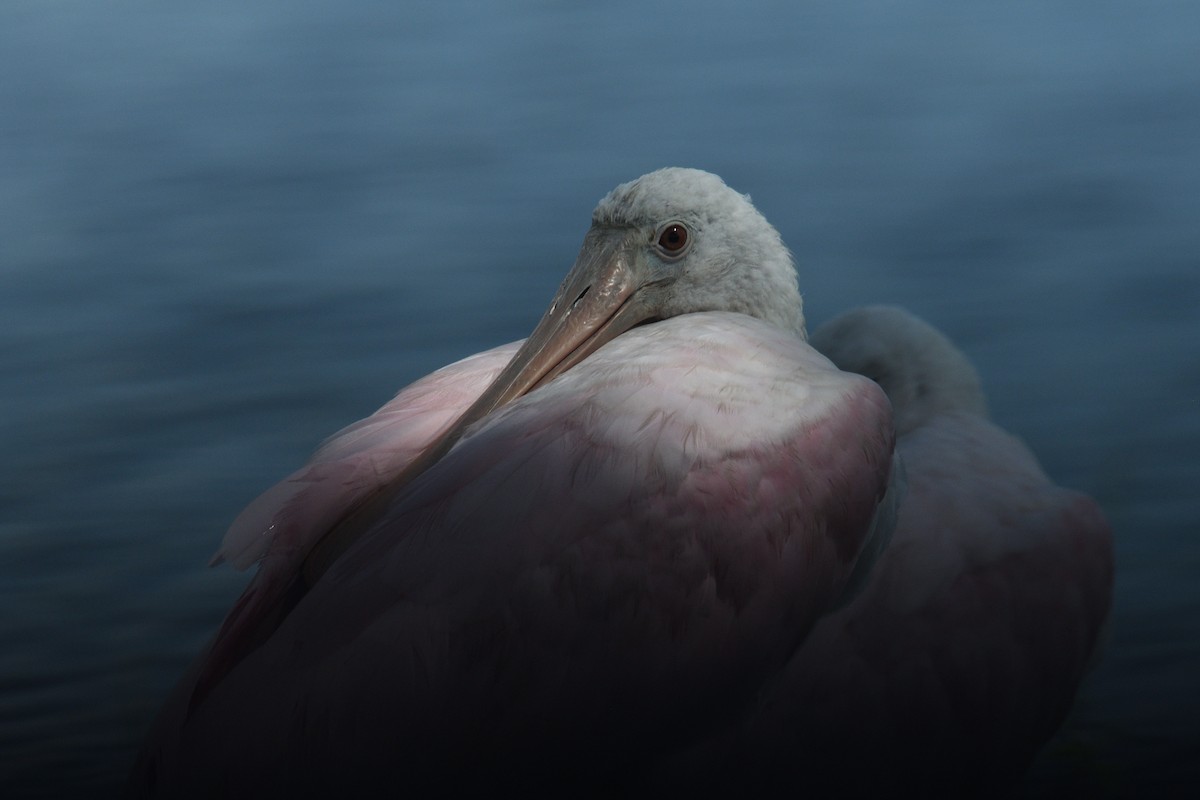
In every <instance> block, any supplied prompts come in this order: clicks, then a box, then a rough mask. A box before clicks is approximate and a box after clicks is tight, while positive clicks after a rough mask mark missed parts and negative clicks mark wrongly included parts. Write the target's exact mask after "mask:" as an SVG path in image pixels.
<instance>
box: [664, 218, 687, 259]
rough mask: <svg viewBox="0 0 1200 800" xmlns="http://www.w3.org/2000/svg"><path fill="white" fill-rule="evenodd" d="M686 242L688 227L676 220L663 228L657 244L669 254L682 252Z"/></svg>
mask: <svg viewBox="0 0 1200 800" xmlns="http://www.w3.org/2000/svg"><path fill="white" fill-rule="evenodd" d="M687 243H688V229H687V228H685V227H684V226H683V225H682V224H680V223H678V222H672V223H671V224H670V225H668V226H667V227H665V228H663V232H662V233H661V234H660V235H659V237H658V246H659V247H660V248H662V251H663V252H664V253H666V254H667V255H669V256H673V255H677V254H679V253H681V252H683V248H685V247H687Z"/></svg>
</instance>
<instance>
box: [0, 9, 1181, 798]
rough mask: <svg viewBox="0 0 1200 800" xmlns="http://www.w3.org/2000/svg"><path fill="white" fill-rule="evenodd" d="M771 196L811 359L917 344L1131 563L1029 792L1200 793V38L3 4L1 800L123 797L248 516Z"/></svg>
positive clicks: (661, 14) (655, 13)
mask: <svg viewBox="0 0 1200 800" xmlns="http://www.w3.org/2000/svg"><path fill="white" fill-rule="evenodd" d="M666 165H683V166H696V167H702V168H705V169H709V170H711V171H714V172H717V173H718V174H720V175H722V176H723V177H724V178H725V179H726V180H727V181H728V182H729V183H730V184H731V185H733V186H734V187H736V188H738V189H739V190H742V191H746V192H749V193H751V194H752V195H753V197H754V201H755V203H756V205H757V206H758V207H759V208H760V209H761V210H762V211H763V212H764V214H766V216H767V217H768V219H770V220H772V221H773V222H774V224H775V225H776V226H777V227H778V228H779V230H780V231H781V232H782V234H783V237H784V239H785V241H786V242H787V243H788V244H789V246H790V247H791V248H792V250H793V251H794V253H795V255H796V260H797V263H798V265H799V271H800V282H801V288H802V290H803V292H804V294H805V301H806V308H807V312H808V316H809V319H810V322H812V323H819V322H821V321H822V320H825V319H828V318H829V317H831V316H833V315H834V314H836V313H838V312H840V311H841V310H844V309H846V308H848V307H851V306H854V305H860V304H863V303H868V302H881V301H882V302H894V303H900V304H903V305H906V306H908V307H910V308H911V309H913V310H915V311H916V312H918V313H920V314H921V315H923V316H924V317H926V318H927V319H929V320H930V321H932V322H933V323H935V324H936V325H938V326H939V327H941V328H942V329H943V330H945V331H946V332H947V333H949V334H950V335H951V336H952V337H953V338H954V339H955V340H956V341H958V342H959V343H960V344H961V346H962V347H963V348H964V349H965V350H966V351H967V352H968V353H969V355H970V356H971V358H972V359H973V360H974V361H975V363H976V364H977V365H978V367H979V369H980V371H981V373H982V374H983V377H984V381H985V385H986V388H987V390H988V392H989V397H990V402H991V406H992V410H993V412H994V417H995V418H996V419H997V421H999V422H1000V423H1001V424H1003V425H1004V426H1006V427H1007V428H1009V429H1010V430H1012V431H1014V432H1016V433H1017V434H1019V435H1020V436H1022V437H1024V438H1025V439H1026V440H1027V441H1028V442H1029V444H1030V445H1031V446H1032V447H1033V449H1034V450H1035V451H1036V452H1037V453H1038V454H1039V456H1040V458H1041V459H1042V461H1043V464H1044V465H1045V467H1046V469H1047V471H1048V472H1049V473H1050V474H1051V475H1052V476H1053V477H1054V478H1055V479H1056V480H1057V481H1058V482H1060V483H1062V484H1066V485H1069V486H1073V487H1076V488H1079V489H1082V490H1084V491H1086V492H1088V493H1090V494H1092V495H1093V496H1095V497H1096V498H1097V499H1098V500H1099V501H1100V503H1101V504H1102V505H1103V507H1104V509H1105V511H1106V513H1107V514H1108V516H1109V518H1110V520H1111V522H1112V524H1113V526H1114V528H1115V531H1116V535H1117V556H1118V569H1119V573H1118V581H1117V593H1116V604H1115V609H1114V624H1113V632H1112V639H1111V644H1110V648H1109V651H1108V655H1107V658H1106V660H1105V661H1104V662H1103V664H1102V665H1101V666H1100V667H1099V669H1098V670H1097V671H1096V672H1095V673H1094V675H1093V676H1092V677H1091V679H1090V681H1089V682H1088V684H1087V685H1086V686H1085V688H1084V690H1083V692H1082V694H1081V696H1080V700H1079V703H1078V705H1077V708H1076V710H1075V713H1074V715H1073V717H1072V719H1071V721H1070V723H1069V725H1068V727H1067V729H1066V732H1065V735H1064V738H1063V740H1061V741H1060V742H1057V743H1056V744H1055V745H1053V746H1052V747H1051V749H1050V750H1049V751H1048V752H1047V754H1046V756H1045V757H1044V758H1043V759H1042V761H1041V762H1040V763H1039V765H1038V767H1037V768H1036V769H1035V770H1034V772H1033V774H1032V775H1031V777H1030V780H1029V784H1028V786H1027V787H1026V789H1025V791H1026V793H1027V794H1029V795H1051V794H1057V793H1060V792H1062V791H1066V790H1069V789H1071V790H1078V791H1087V792H1088V793H1089V794H1092V795H1093V796H1121V795H1125V794H1132V793H1139V794H1142V793H1145V794H1151V793H1155V794H1157V793H1161V792H1164V791H1167V790H1178V789H1179V788H1180V787H1182V786H1184V785H1186V784H1188V783H1189V782H1197V779H1198V776H1200V766H1197V762H1198V761H1200V759H1198V752H1200V750H1198V747H1197V743H1198V741H1200V735H1198V733H1197V727H1198V725H1200V687H1198V686H1197V684H1198V683H1200V543H1198V540H1197V521H1198V520H1200V491H1198V490H1197V486H1200V464H1198V461H1197V457H1196V454H1197V452H1200V4H1197V3H1194V2H1191V1H1190V0H1176V1H1175V2H1171V1H1169V0H1145V1H1144V2H1139V3H1133V2H1106V1H1105V0H1086V1H1085V0H1040V1H1039V2H1013V3H991V2H987V3H985V2H979V1H978V0H954V1H953V2H951V1H950V0H912V1H911V2H885V1H884V0H873V1H872V0H858V1H857V2H841V3H835V2H806V3H792V2H740V3H718V2H711V1H710V0H693V2H690V3H685V4H667V3H647V2H613V3H605V4H587V5H585V4H567V3H552V2H532V1H529V2H509V3H491V4H489V3H482V2H480V3H460V2H447V3H437V4H434V3H429V4H416V3H383V2H369V3H344V2H333V0H307V1H305V2H262V1H260V2H234V0H217V1H216V2H206V3H184V2H158V3H149V2H108V3H97V2H83V0H55V1H54V2H51V1H50V0H45V1H40V2H29V1H25V0H12V1H11V2H6V3H4V4H3V5H0V796H3V797H6V798H7V797H17V796H44V797H62V796H68V795H78V796H89V797H92V796H103V795H105V794H112V793H115V792H117V791H118V790H119V788H120V785H121V783H122V781H123V779H124V775H125V773H126V772H127V770H128V769H129V766H130V765H131V763H132V759H133V756H134V753H135V751H136V748H137V747H138V745H139V742H140V738H141V737H142V736H143V734H144V732H145V729H146V727H147V726H148V724H149V722H150V720H151V718H152V716H153V714H154V713H155V710H156V709H157V707H158V705H159V704H160V703H161V701H162V699H163V697H164V695H165V693H166V692H167V691H168V690H169V688H170V687H171V685H172V684H173V683H174V681H175V680H176V679H177V677H178V676H179V674H180V673H181V672H182V670H183V669H184V667H185V665H186V664H187V663H188V661H189V659H190V658H191V657H192V655H193V654H194V653H196V652H197V651H198V649H199V648H200V647H201V645H202V644H203V642H204V641H205V640H206V638H207V637H208V636H209V635H210V634H211V632H212V631H213V630H214V628H215V626H216V625H217V624H218V623H219V622H220V620H221V618H222V616H223V614H224V612H225V610H227V608H228V607H229V606H230V605H231V604H232V602H233V600H234V599H235V597H236V596H237V595H238V593H239V591H240V588H241V587H242V586H243V585H244V582H245V580H246V575H244V574H238V573H234V572H233V571H232V570H229V569H214V570H210V569H207V568H206V567H205V564H206V562H207V560H208V558H209V556H210V555H211V554H212V552H213V550H214V549H215V546H216V544H217V542H218V541H219V538H220V535H221V533H222V532H223V531H224V529H225V527H226V525H227V524H228V523H229V521H230V520H231V519H232V518H233V517H234V516H235V515H236V513H237V512H238V510H239V509H240V508H241V507H242V506H243V505H244V504H245V503H246V502H248V501H249V500H250V499H252V498H253V497H254V496H255V495H256V494H257V493H258V492H259V491H261V490H262V489H263V488H265V487H266V486H267V485H269V484H270V483H272V482H274V481H275V480H276V479H278V478H280V477H282V476H283V475H284V474H286V473H287V472H289V471H290V470H291V469H293V468H294V467H295V466H297V465H298V464H299V463H301V462H302V461H303V460H304V458H305V457H306V456H307V454H308V453H309V452H310V451H311V449H312V448H313V447H314V445H315V444H316V443H317V442H318V441H319V440H320V439H321V438H323V437H324V436H325V435H327V434H329V433H331V432H333V431H334V430H336V429H338V428H339V427H341V426H342V425H344V424H346V423H348V422H350V421H352V420H354V419H356V418H358V417H361V416H364V415H365V414H367V413H369V412H370V411H372V410H373V409H374V408H375V407H376V406H378V405H379V404H381V403H382V402H384V401H385V400H386V399H388V398H389V397H390V396H391V395H392V393H393V392H394V390H395V389H397V388H398V387H400V386H402V385H403V384H405V383H407V382H408V381H410V380H412V379H414V378H416V377H418V376H420V375H422V374H424V373H425V372H427V371H429V370H431V369H433V368H435V367H437V366H439V365H441V364H444V363H446V362H448V361H451V360H453V359H456V358H459V357H461V356H463V355H466V354H469V353H471V352H474V351H477V350H480V349H482V348H485V347H489V346H492V345H494V344H497V343H500V342H505V341H509V340H512V339H515V338H519V337H521V336H523V335H524V334H525V332H527V331H528V330H529V328H530V327H531V326H532V324H533V323H534V322H535V321H536V319H537V318H538V316H539V315H540V313H541V311H542V310H543V307H544V306H545V304H546V303H547V301H548V299H549V297H550V295H551V293H552V292H553V290H554V288H555V287H556V286H557V283H558V281H559V279H560V278H561V276H562V274H563V273H564V271H565V269H566V268H567V267H568V266H569V265H570V263H571V261H572V259H573V257H574V255H575V253H576V251H577V248H578V245H579V241H580V239H581V237H582V235H583V233H584V231H585V230H586V227H587V224H588V215H589V213H590V210H591V208H592V206H593V205H594V203H595V201H596V200H597V199H599V198H600V197H601V196H602V195H603V194H604V193H605V192H606V191H607V190H608V189H609V188H611V187H612V186H613V185H615V184H616V183H618V182H621V181H625V180H628V179H631V178H633V177H636V176H637V175H640V174H642V173H644V172H647V171H649V170H651V169H654V168H656V167H660V166H666Z"/></svg>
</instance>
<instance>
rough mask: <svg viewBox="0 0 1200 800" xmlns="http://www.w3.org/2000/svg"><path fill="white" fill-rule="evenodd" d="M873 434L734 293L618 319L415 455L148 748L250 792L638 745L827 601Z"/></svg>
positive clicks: (707, 707) (863, 505)
mask: <svg viewBox="0 0 1200 800" xmlns="http://www.w3.org/2000/svg"><path fill="white" fill-rule="evenodd" d="M502 360H503V358H502V356H499V355H497V356H496V361H497V362H499V361H502ZM408 391H413V390H412V389H410V390H408ZM434 427H435V426H433V425H431V426H429V428H428V429H427V430H432V429H433V428H434ZM892 446H893V436H892V429H891V415H890V410H889V407H888V404H887V400H886V398H885V397H884V395H883V393H882V391H880V390H879V388H878V387H877V386H876V385H875V384H873V383H871V382H870V381H868V380H866V379H864V378H860V377H858V376H853V375H849V374H846V373H842V372H839V371H838V370H836V369H835V368H834V367H833V366H832V365H831V364H830V363H829V362H828V361H827V360H826V359H825V358H824V357H822V356H820V355H819V354H818V353H816V352H815V351H813V350H812V349H811V348H809V347H807V346H806V345H804V344H803V343H802V342H800V341H798V340H797V339H796V338H795V337H794V336H792V335H791V334H788V333H786V332H783V331H780V330H778V329H776V328H774V327H772V326H769V325H767V324H764V323H761V322H759V321H757V320H754V319H752V318H749V317H744V316H740V315H735V314H726V313H707V314H692V315H687V316H686V317H679V318H674V319H671V320H667V321H664V322H660V323H658V324H656V325H653V326H647V327H645V328H639V329H636V330H634V331H631V332H629V333H627V334H625V335H623V336H621V337H619V338H618V339H616V340H614V341H613V342H611V343H609V344H608V345H606V346H605V347H603V348H601V349H600V350H599V351H597V352H596V353H595V354H593V355H592V356H591V357H589V358H588V359H587V361H585V362H583V363H582V364H581V365H579V366H577V367H576V368H575V369H573V370H571V371H569V372H567V373H565V374H564V375H562V376H560V377H559V378H558V379H556V380H555V381H553V382H552V383H550V384H548V385H547V386H545V387H543V388H541V389H539V390H537V391H535V392H533V393H531V394H529V395H528V396H526V397H524V398H522V399H520V400H518V401H516V402H514V403H513V404H511V405H510V406H507V407H505V408H504V409H501V410H500V411H498V412H496V413H494V414H493V415H491V416H490V417H488V418H487V419H486V420H484V421H483V422H482V423H481V424H479V425H477V426H476V427H475V428H474V429H472V430H471V431H470V432H468V434H467V435H466V436H464V437H463V439H462V440H461V441H460V442H459V443H458V444H457V445H456V446H455V448H454V449H453V450H451V451H450V453H448V454H447V455H446V456H445V457H444V458H443V459H442V460H441V461H439V462H438V463H437V464H435V465H434V466H433V467H431V468H430V469H429V470H428V471H426V472H425V473H423V474H422V475H421V476H420V477H419V478H417V479H416V480H415V481H414V482H413V483H412V484H411V485H410V487H409V488H408V489H406V490H405V491H404V492H403V493H402V494H401V495H400V496H398V497H397V498H396V500H395V501H394V503H393V505H392V506H391V508H390V510H389V511H388V512H387V513H386V514H385V515H384V516H383V517H382V518H381V519H380V520H379V521H378V523H377V524H376V525H375V526H374V528H372V529H371V530H370V531H368V533H367V534H366V535H365V536H364V537H363V538H362V539H361V540H359V541H358V542H357V543H356V544H355V545H354V546H352V547H351V548H350V549H349V550H347V551H346V553H345V554H344V555H343V556H342V558H341V559H339V560H338V561H337V562H336V563H334V564H333V565H332V567H331V568H330V569H329V571H328V572H327V573H326V574H325V575H324V576H323V577H322V578H321V580H320V581H318V582H317V583H316V584H315V585H314V586H313V587H311V589H310V590H309V592H308V594H307V595H305V596H304V598H303V600H302V601H301V602H300V603H299V604H298V605H297V606H296V607H295V608H294V609H293V611H292V613H291V614H290V615H289V616H288V617H287V618H286V619H285V620H284V621H283V622H282V624H281V625H280V626H279V628H278V629H277V630H276V631H275V632H274V634H273V635H272V636H271V637H269V638H268V639H266V641H264V642H263V644H262V645H261V646H260V647H258V648H257V649H256V650H254V651H253V652H252V653H250V654H249V655H248V656H247V657H246V658H245V659H244V660H243V661H241V662H240V663H239V664H238V665H237V666H236V667H235V668H234V669H233V670H232V671H231V672H229V674H228V675H227V676H226V677H225V678H224V679H223V680H222V681H221V682H220V683H219V684H217V685H216V686H215V687H214V688H213V689H212V691H211V693H209V694H208V695H207V697H206V698H205V699H204V701H203V702H202V703H201V704H199V706H198V707H196V708H195V709H194V710H193V713H192V714H191V716H190V717H188V719H187V722H186V731H187V735H188V737H189V738H190V740H191V741H193V742H204V743H205V747H203V748H199V747H191V748H187V749H177V747H176V745H175V744H173V743H172V739H171V737H170V736H162V737H156V738H157V740H158V742H159V747H160V749H159V750H158V752H157V753H156V754H154V755H151V756H150V757H151V758H152V759H153V761H152V762H151V763H152V765H153V766H152V767H150V768H149V770H148V771H149V772H152V773H155V772H156V773H157V774H160V775H165V774H169V775H170V776H171V777H170V780H171V781H172V782H174V781H178V783H171V784H169V785H171V786H180V785H191V784H190V783H189V782H190V781H197V782H202V781H217V784H216V786H215V787H214V786H213V785H211V784H210V785H209V788H219V787H220V786H228V785H231V783H232V782H235V781H237V782H239V783H238V785H239V788H240V789H241V790H242V791H244V792H247V793H251V792H254V791H256V790H261V791H278V790H279V788H280V786H281V785H287V786H291V787H294V788H301V789H304V788H310V786H311V785H315V784H314V783H312V782H313V781H316V780H319V779H320V776H322V775H330V776H332V775H338V776H355V775H371V774H399V773H401V772H402V773H403V774H405V776H406V781H410V782H412V784H411V785H419V782H420V781H421V780H429V781H434V782H436V781H437V780H438V779H439V776H445V775H448V774H459V773H455V772H453V771H451V772H442V770H443V769H450V770H454V769H455V768H457V767H460V766H463V765H466V764H474V765H475V766H476V767H479V766H480V764H482V763H486V762H488V760H489V759H499V760H500V761H502V762H503V764H505V765H508V766H507V767H505V769H508V768H509V767H511V768H512V769H516V770H518V771H521V770H525V771H528V773H529V774H537V771H538V770H539V769H541V768H542V766H543V765H559V766H561V765H573V766H574V767H575V768H579V767H580V766H581V765H586V764H591V763H597V758H598V756H597V754H596V753H595V752H593V751H592V750H591V749H590V748H599V749H600V750H601V751H603V752H604V753H606V754H607V755H606V756H600V757H599V758H600V762H599V763H604V761H605V759H606V758H609V757H611V758H612V759H614V761H612V762H611V763H612V764H613V766H614V768H618V765H617V761H616V760H615V759H624V760H625V761H626V763H624V764H621V765H619V768H623V769H632V768H637V764H642V763H648V762H650V761H651V760H653V759H655V758H658V757H660V756H661V755H662V749H663V748H664V747H666V746H668V745H669V744H670V743H671V742H677V741H679V740H680V739H681V738H684V739H687V738H691V737H694V736H695V735H696V733H697V732H696V731H695V730H693V729H692V726H693V725H699V724H705V725H707V724H710V723H711V721H712V720H715V719H719V718H721V717H722V716H723V715H726V714H729V713H732V712H733V710H734V709H735V708H736V707H738V706H739V705H740V704H742V703H745V702H746V701H747V700H748V699H749V698H750V697H752V696H753V694H754V692H755V691H757V687H758V686H759V685H760V683H761V681H762V680H763V678H764V677H765V675H766V674H769V673H770V672H771V671H772V670H775V669H778V668H779V667H781V666H782V665H783V664H784V663H785V661H786V659H787V658H788V657H789V656H790V655H791V653H792V652H793V651H794V650H795V648H796V647H797V646H798V645H799V644H800V642H801V641H802V640H803V638H804V636H805V634H806V632H807V631H808V629H809V628H810V627H811V625H812V624H813V622H814V621H815V620H816V619H817V618H818V617H819V616H820V615H821V614H823V613H825V612H826V611H827V610H828V609H829V608H830V607H831V606H832V605H833V604H834V603H835V602H836V601H837V599H838V598H839V596H840V595H841V594H842V592H843V590H844V589H845V587H846V584H847V581H848V580H849V576H850V574H851V573H852V571H853V570H854V567H855V565H856V562H857V561H858V560H859V555H860V553H862V552H863V551H864V549H865V548H866V544H867V540H868V537H869V536H870V535H872V531H873V530H874V528H873V527H872V523H873V520H874V516H875V509H876V507H877V505H878V504H879V502H880V500H881V498H882V497H883V496H884V494H885V490H887V488H888V486H889V476H890V474H891V459H892ZM270 558H271V556H270V554H269V555H268V563H269V561H270ZM222 635H224V634H222ZM189 688H190V687H189V686H187V684H186V682H185V685H184V686H183V687H182V691H183V692H184V694H185V695H186V694H187V692H188V689H189ZM697 698H705V701H704V705H703V706H700V707H698V706H696V702H697ZM178 702H179V700H178V698H177V700H176V703H177V704H178ZM171 713H172V712H170V711H168V712H166V714H165V721H164V723H162V724H163V725H165V726H167V727H168V728H169V727H171V726H172V725H174V724H178V715H179V714H180V711H179V707H178V705H176V709H175V711H174V714H175V722H172V721H171ZM281 737H282V738H286V739H287V741H288V742H289V743H290V745H289V746H288V747H279V746H275V745H272V744H268V745H266V746H264V743H273V742H277V741H279V740H280V738H281ZM482 742H487V743H489V744H488V747H489V750H488V751H487V752H484V753H480V752H479V751H478V750H476V749H473V748H474V747H475V743H482ZM634 742H636V743H637V744H634ZM285 754H286V755H285ZM280 758H284V759H286V763H285V762H278V763H276V762H275V761H272V759H280ZM630 759H633V760H635V762H636V763H635V764H630V763H628V761H629V760H630ZM398 760H399V761H398ZM460 761H461V763H459V762H460ZM398 763H399V764H402V765H403V766H402V767H397V764H398ZM214 765H219V766H214ZM497 768H499V767H497ZM484 769H486V767H484ZM548 778H549V779H551V780H552V779H553V778H552V776H548ZM281 781H282V784H281V783H280V782H281ZM195 785H197V786H200V785H202V784H201V783H196V784H195ZM160 788H163V787H160ZM164 791H169V789H165V788H164Z"/></svg>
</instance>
